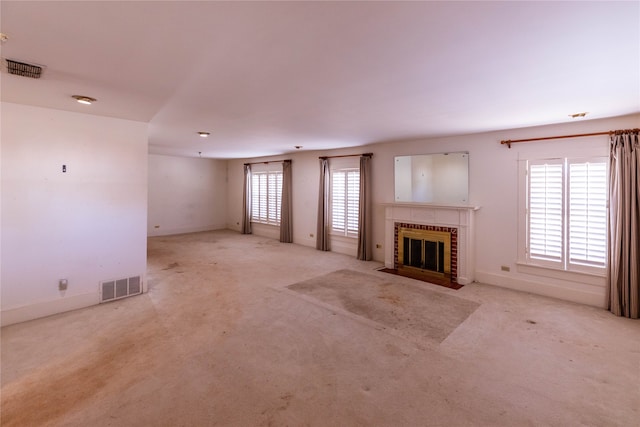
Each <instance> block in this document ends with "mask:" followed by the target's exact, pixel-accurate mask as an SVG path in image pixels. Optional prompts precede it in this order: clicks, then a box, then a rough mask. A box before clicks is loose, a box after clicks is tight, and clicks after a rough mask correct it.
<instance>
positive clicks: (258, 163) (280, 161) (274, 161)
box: [244, 159, 291, 166]
mask: <svg viewBox="0 0 640 427" xmlns="http://www.w3.org/2000/svg"><path fill="white" fill-rule="evenodd" d="M290 161H291V159H286V160H271V161H270V162H253V163H245V164H244V165H245V166H248V165H268V164H269V163H284V162H290Z"/></svg>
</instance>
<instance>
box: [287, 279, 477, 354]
mask: <svg viewBox="0 0 640 427" xmlns="http://www.w3.org/2000/svg"><path fill="white" fill-rule="evenodd" d="M426 286H427V285H409V284H401V283H396V282H390V281H388V280H384V279H381V278H379V277H377V276H373V275H370V274H365V273H360V272H357V271H353V270H338V271H334V272H333V273H329V274H326V275H324V276H319V277H316V278H314V279H310V280H306V281H303V282H299V283H294V284H293V285H289V286H288V288H289V289H291V290H293V291H296V292H300V293H303V294H306V295H309V296H313V297H315V298H317V299H319V300H320V301H323V302H325V303H328V304H331V305H335V306H338V307H341V308H343V309H345V310H347V311H349V312H351V313H354V314H356V315H359V316H362V317H365V318H367V319H370V320H373V321H374V322H377V323H378V324H380V325H381V326H383V327H388V328H393V329H395V330H398V331H402V332H403V333H406V334H408V335H409V336H411V337H413V338H417V339H418V340H422V339H427V340H430V341H435V342H438V343H439V342H442V341H443V340H444V339H445V338H447V336H448V335H449V334H450V333H451V332H453V331H454V330H455V329H456V328H457V327H458V326H459V325H460V324H461V323H462V322H464V321H465V320H466V318H467V317H468V316H469V315H470V314H471V313H473V311H475V309H476V308H478V306H479V304H478V303H476V302H474V301H469V300H465V299H463V298H459V297H455V296H452V295H447V294H444V293H441V292H435V291H433V290H430V289H428V288H427V287H426Z"/></svg>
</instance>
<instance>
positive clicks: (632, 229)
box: [607, 129, 640, 319]
mask: <svg viewBox="0 0 640 427" xmlns="http://www.w3.org/2000/svg"><path fill="white" fill-rule="evenodd" d="M639 132H640V130H639V129H633V130H630V131H616V132H615V133H614V134H613V135H611V144H610V154H609V222H608V224H609V245H608V254H607V255H608V261H609V262H608V267H607V282H608V288H607V290H608V305H609V310H610V311H611V312H612V313H613V314H615V315H617V316H624V317H630V318H632V319H638V318H639V317H640V184H639V183H640V147H639V143H638V133H639Z"/></svg>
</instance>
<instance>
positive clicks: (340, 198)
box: [331, 172, 347, 232]
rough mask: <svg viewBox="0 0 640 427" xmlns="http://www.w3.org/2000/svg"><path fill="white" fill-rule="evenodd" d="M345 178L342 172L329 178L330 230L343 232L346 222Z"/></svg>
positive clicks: (335, 173)
mask: <svg viewBox="0 0 640 427" xmlns="http://www.w3.org/2000/svg"><path fill="white" fill-rule="evenodd" d="M345 184H346V176H345V173H344V172H334V173H333V174H332V177H331V228H332V229H333V230H334V231H342V232H344V231H345V221H346V216H347V215H346V192H345Z"/></svg>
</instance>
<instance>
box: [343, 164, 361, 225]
mask: <svg viewBox="0 0 640 427" xmlns="http://www.w3.org/2000/svg"><path fill="white" fill-rule="evenodd" d="M346 191H347V234H348V235H356V236H357V235H358V210H359V204H360V172H359V171H351V172H347V188H346Z"/></svg>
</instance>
